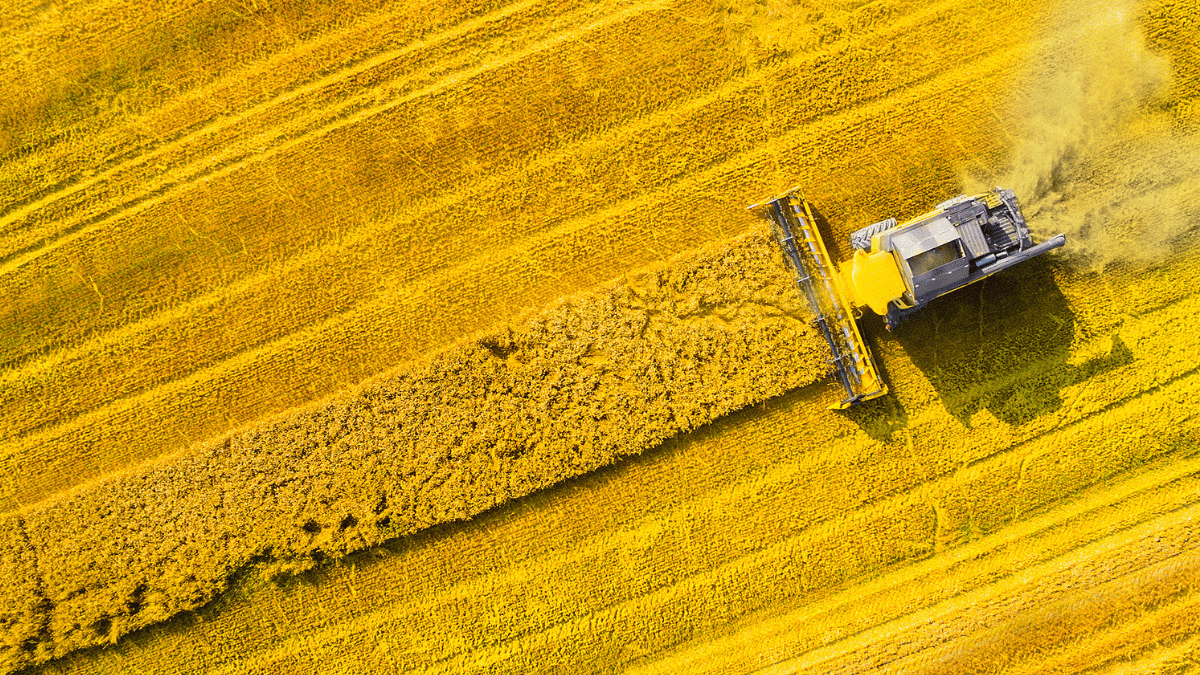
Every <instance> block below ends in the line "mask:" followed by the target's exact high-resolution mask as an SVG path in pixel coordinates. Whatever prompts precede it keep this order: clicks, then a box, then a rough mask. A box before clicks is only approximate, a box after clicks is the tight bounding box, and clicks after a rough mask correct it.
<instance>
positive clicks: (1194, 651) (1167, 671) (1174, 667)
mask: <svg viewBox="0 0 1200 675" xmlns="http://www.w3.org/2000/svg"><path fill="white" fill-rule="evenodd" d="M1198 662H1200V635H1194V636H1192V637H1190V638H1188V639H1186V640H1183V641H1182V642H1179V643H1176V644H1171V645H1166V646H1162V647H1159V648H1158V649H1155V650H1154V651H1152V652H1150V653H1148V654H1145V655H1142V656H1141V657H1140V658H1138V659H1137V660H1135V661H1132V662H1130V663H1122V664H1117V665H1115V666H1114V667H1112V668H1110V669H1108V670H1106V671H1104V672H1105V673H1107V674H1108V675H1126V674H1128V675H1154V674H1155V673H1163V674H1164V675H1179V674H1180V673H1194V672H1196V669H1197V668H1196V664H1197V663H1198Z"/></svg>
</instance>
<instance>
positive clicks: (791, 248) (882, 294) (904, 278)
mask: <svg viewBox="0 0 1200 675" xmlns="http://www.w3.org/2000/svg"><path fill="white" fill-rule="evenodd" d="M749 208H750V210H751V211H753V212H756V213H758V214H760V215H762V216H763V217H765V218H767V219H768V220H769V221H770V222H771V230H772V233H773V234H774V235H775V241H776V242H777V243H778V244H779V247H780V248H781V249H782V250H783V254H784V259H785V260H786V261H787V264H788V267H789V268H790V269H791V270H792V273H793V276H794V277H795V280H796V285H797V287H798V288H799V289H800V292H801V294H802V295H803V296H804V297H805V298H806V299H807V300H808V304H809V306H810V308H811V309H812V312H813V315H814V317H815V319H814V322H815V324H816V325H817V327H818V328H819V329H820V330H821V331H822V333H823V335H824V337H825V339H826V341H827V342H828V343H829V347H830V351H831V352H832V360H831V364H832V365H833V366H834V368H835V370H836V375H837V377H838V380H839V381H840V382H841V384H842V386H843V387H844V388H845V390H846V398H844V399H843V400H842V401H841V402H840V403H837V404H835V405H833V406H830V407H831V408H835V409H844V408H848V407H849V406H851V405H854V404H855V403H860V402H862V401H868V400H870V399H873V398H877V397H879V396H883V395H884V394H886V393H887V385H885V384H884V383H883V380H882V379H881V377H880V375H879V369H878V367H877V366H876V364H875V361H874V358H873V357H872V356H871V353H870V349H869V348H868V346H867V344H866V341H865V340H863V337H862V333H861V332H860V331H859V327H858V324H857V321H856V319H857V318H858V315H859V312H860V310H859V309H858V308H859V307H870V308H871V310H872V311H874V312H875V313H876V314H880V315H889V314H890V313H892V312H895V311H901V310H906V309H914V308H917V307H920V306H922V305H924V304H925V303H927V302H929V301H930V300H932V299H934V298H936V297H938V296H940V295H944V294H946V293H949V292H950V291H953V290H955V289H958V288H962V287H963V286H966V285H968V284H970V283H973V282H975V281H979V280H980V279H984V278H986V277H988V276H991V275H992V274H995V273H996V272H999V271H1001V270H1004V269H1007V268H1009V267H1012V266H1013V265H1016V264H1018V263H1020V262H1022V261H1025V260H1028V259H1030V258H1033V257H1034V256H1037V255H1040V254H1042V253H1045V252H1046V251H1049V250H1051V249H1054V248H1057V247H1059V246H1062V245H1063V244H1064V243H1065V242H1066V236H1065V235H1062V234H1059V235H1057V236H1054V237H1051V238H1050V239H1048V240H1047V241H1045V242H1043V243H1041V244H1037V245H1034V243H1033V239H1032V237H1031V236H1030V234H1029V228H1028V226H1027V225H1026V223H1025V218H1024V217H1023V216H1022V215H1021V209H1020V206H1019V205H1018V204H1017V199H1016V196H1015V195H1014V194H1013V192H1012V191H1011V190H1005V189H1001V188H996V189H994V190H992V191H990V192H986V193H984V194H980V195H975V196H963V197H957V198H955V199H951V200H949V201H946V202H943V203H941V204H939V205H938V206H937V208H935V209H934V210H933V211H930V212H929V213H926V214H924V215H921V216H919V217H917V218H914V219H912V220H909V221H907V222H905V223H897V222H896V220H895V219H894V218H890V219H888V220H884V221H880V222H878V223H875V224H874V225H870V226H867V227H865V228H862V229H861V230H859V231H857V232H855V233H854V234H852V235H851V236H850V243H851V246H852V247H853V248H854V249H855V251H854V257H853V259H851V260H849V261H847V262H845V263H842V264H841V266H840V267H835V265H834V262H833V260H832V259H831V258H830V256H829V252H828V250H827V249H826V247H825V243H824V241H823V240H822V239H821V234H820V231H819V230H818V228H817V224H816V220H815V218H814V217H813V209H812V205H811V204H809V203H808V201H807V200H806V199H805V198H804V196H803V195H802V194H801V193H800V192H799V190H798V189H792V190H789V191H788V192H786V193H784V194H782V195H780V196H779V197H776V198H775V199H771V200H768V201H765V202H761V203H759V204H754V205H753V206H751V207H749Z"/></svg>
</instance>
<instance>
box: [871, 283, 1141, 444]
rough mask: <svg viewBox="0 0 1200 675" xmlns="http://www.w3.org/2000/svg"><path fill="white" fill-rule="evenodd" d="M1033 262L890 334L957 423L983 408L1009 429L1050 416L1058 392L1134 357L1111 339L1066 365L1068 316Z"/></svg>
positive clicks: (937, 304) (1070, 332) (1062, 299)
mask: <svg viewBox="0 0 1200 675" xmlns="http://www.w3.org/2000/svg"><path fill="white" fill-rule="evenodd" d="M1054 264H1055V263H1054V262H1052V261H1048V260H1044V259H1037V260H1033V261H1030V262H1028V263H1024V264H1022V265H1020V266H1019V267H1017V268H1014V269H1012V270H1007V271H1005V272H1001V273H999V274H996V275H995V276H992V277H989V278H987V279H984V280H982V281H980V282H978V283H976V284H974V285H972V286H970V287H967V288H964V289H962V290H960V291H958V292H956V293H951V294H948V295H945V296H943V297H941V298H938V299H936V300H934V301H932V302H930V303H929V304H928V305H926V306H925V307H924V308H923V309H921V310H920V311H918V312H915V313H914V314H912V315H911V316H909V317H907V319H906V320H905V321H904V323H902V324H901V325H899V326H896V327H895V328H894V329H893V331H892V334H893V336H894V337H895V339H896V341H897V342H898V343H899V344H900V346H901V347H902V348H903V349H904V351H905V353H906V354H907V355H908V357H909V358H911V359H912V361H913V364H914V365H916V367H917V368H918V369H919V370H920V371H921V372H922V373H923V374H924V375H925V376H926V377H927V378H928V380H929V382H930V384H932V385H933V388H934V389H935V390H936V391H937V393H938V396H939V397H940V398H941V400H942V402H943V403H944V404H945V406H946V408H947V409H948V410H949V411H950V413H951V414H952V415H954V416H955V417H956V418H957V419H958V420H959V421H960V422H961V423H962V424H963V425H964V426H970V420H971V417H972V416H973V415H975V414H976V413H978V412H979V411H980V410H984V409H986V410H988V411H990V412H991V413H992V414H993V415H994V416H995V417H996V418H997V419H999V420H1001V421H1003V422H1006V423H1008V424H1010V425H1013V426H1016V425H1020V424H1025V423H1027V422H1030V421H1032V420H1035V419H1037V418H1038V417H1041V416H1043V415H1047V414H1050V413H1053V412H1054V411H1056V410H1058V409H1059V408H1061V407H1062V405H1063V400H1062V397H1061V396H1060V391H1061V390H1062V389H1064V388H1065V387H1068V386H1070V385H1073V384H1077V383H1079V382H1083V381H1085V380H1087V379H1089V378H1091V377H1093V376H1095V375H1097V374H1100V373H1102V372H1105V371H1108V370H1112V369H1114V368H1118V367H1121V366H1124V365H1127V364H1129V363H1132V361H1133V354H1132V352H1131V351H1130V350H1129V348H1128V347H1127V346H1126V345H1125V344H1124V343H1123V342H1121V340H1120V338H1119V337H1117V336H1114V337H1113V346H1112V350H1111V351H1110V352H1109V353H1108V354H1106V355H1103V356H1100V357H1096V358H1094V359H1091V360H1089V361H1086V362H1084V363H1082V364H1079V365H1074V364H1071V363H1070V362H1069V359H1070V356H1071V347H1072V344H1073V343H1074V340H1075V321H1076V320H1075V314H1074V312H1073V311H1072V310H1071V306H1070V303H1069V302H1068V301H1067V298H1066V296H1064V295H1063V293H1062V291H1061V290H1060V289H1059V288H1058V285H1057V283H1056V282H1055V279H1054V273H1053V272H1054V267H1053V265H1054Z"/></svg>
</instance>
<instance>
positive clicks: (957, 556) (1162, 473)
mask: <svg viewBox="0 0 1200 675" xmlns="http://www.w3.org/2000/svg"><path fill="white" fill-rule="evenodd" d="M1192 379H1194V380H1195V379H1197V378H1195V377H1193V378H1192ZM1101 422H1103V421H1101ZM802 426H803V425H802ZM805 457H808V456H807V455H805ZM793 470H794V469H793ZM771 473H773V474H774V477H772V476H771V475H768V476H765V477H762V478H759V479H752V480H750V481H749V482H747V483H741V484H738V485H735V486H732V487H731V489H730V490H726V491H723V492H721V493H719V494H716V495H708V496H703V497H700V498H699V499H698V500H697V501H699V502H701V503H710V504H712V505H711V506H710V507H708V508H709V509H711V510H712V511H713V512H715V513H723V512H726V511H727V507H725V506H722V503H723V501H724V500H732V501H733V502H734V503H736V502H737V501H738V499H739V495H750V494H756V493H759V492H761V491H762V490H764V489H765V488H766V485H767V484H769V483H772V482H782V481H784V480H785V478H786V474H787V473H789V469H787V468H775V469H773V470H772V472H771ZM1195 473H1200V459H1193V460H1190V461H1188V462H1186V463H1172V464H1170V465H1168V466H1166V467H1165V468H1162V469H1159V470H1158V471H1155V472H1153V473H1150V474H1146V475H1143V476H1141V477H1139V478H1138V479H1137V480H1132V481H1126V482H1125V483H1123V484H1122V485H1121V489H1120V490H1119V491H1116V492H1110V493H1107V494H1104V493H1101V494H1093V495H1092V496H1091V498H1090V499H1087V500H1084V501H1082V502H1079V503H1076V504H1074V505H1073V506H1072V507H1071V508H1069V509H1058V510H1056V511H1055V512H1054V513H1053V514H1051V515H1050V516H1043V517H1041V518H1039V519H1035V520H1033V521H1027V522H1026V523H1024V524H1022V525H1021V526H1019V527H1015V529H1013V528H1009V529H1006V530H1004V531H1002V533H1001V535H1002V536H1000V537H999V538H995V537H993V538H990V539H988V540H986V541H983V542H976V543H975V544H972V545H970V546H968V547H966V548H964V549H961V550H959V549H952V551H953V553H952V554H950V553H948V554H947V555H945V556H941V557H939V558H935V559H934V560H936V561H937V564H940V565H942V566H949V565H953V564H957V563H959V562H962V561H964V560H971V559H974V558H975V557H978V556H981V555H983V553H982V552H981V551H980V547H984V546H990V548H989V549H988V550H994V548H995V547H996V546H999V545H1001V544H1009V543H1012V541H1013V540H1015V539H1018V538H1022V537H1027V536H1029V535H1031V534H1032V533H1035V532H1040V531H1042V530H1045V529H1047V528H1050V527H1053V526H1055V525H1058V524H1061V522H1062V521H1064V520H1066V519H1068V518H1072V517H1076V516H1077V515H1078V514H1079V513H1082V512H1088V511H1093V510H1096V509H1099V508H1102V507H1105V506H1109V505H1111V504H1113V503H1115V502H1117V501H1120V500H1122V499H1125V498H1127V497H1129V496H1131V495H1133V494H1136V493H1139V492H1146V491H1150V490H1154V489H1156V488H1159V487H1161V486H1163V485H1166V484H1169V483H1170V482H1172V481H1174V480H1178V479H1179V478H1180V477H1182V476H1188V475H1191V474H1195ZM954 478H955V477H954V476H950V477H943V478H942V479H939V480H938V481H935V483H938V482H943V483H944V482H946V481H951V482H953V481H954ZM929 491H936V488H932V487H930V486H929V485H926V486H922V487H920V488H918V489H917V490H915V491H912V492H909V493H906V494H902V495H899V496H897V497H893V498H890V499H888V500H885V501H884V502H883V503H876V504H871V505H869V506H866V507H863V508H860V509H855V510H854V511H853V514H854V517H856V518H866V519H869V516H868V514H869V512H872V511H875V512H880V513H887V512H890V511H891V510H892V509H893V508H894V506H893V505H894V504H898V503H904V502H909V501H911V500H912V499H913V498H914V497H916V498H917V499H918V500H921V499H923V497H921V496H920V495H921V494H922V493H926V492H929ZM694 511H695V507H694V504H689V505H687V506H685V507H681V508H678V509H676V510H675V511H674V515H672V514H671V513H668V514H666V515H665V516H664V515H659V514H655V516H654V517H653V518H652V519H650V521H642V522H641V523H640V524H638V525H637V526H635V527H634V528H633V529H631V530H627V531H624V532H626V534H619V535H618V537H626V536H630V537H632V538H633V540H634V541H637V540H639V539H641V540H644V539H645V537H646V536H647V534H646V533H649V532H656V531H659V530H660V529H661V526H658V525H651V524H649V522H651V521H655V520H659V519H663V520H665V521H667V522H670V521H671V520H672V518H674V519H675V520H677V521H680V520H681V519H682V521H683V522H685V521H686V520H687V519H686V518H683V516H684V515H687V514H689V513H690V515H691V517H693V518H701V517H700V516H698V515H697V514H696V513H694ZM701 519H702V518H701ZM842 528H844V525H839V524H838V523H836V522H823V523H821V524H817V525H814V526H813V527H811V528H808V529H806V530H805V534H806V535H813V534H818V533H822V532H824V533H829V532H832V531H838V530H840V529H842ZM639 533H643V534H639ZM606 534H607V533H606ZM609 536H611V535H609ZM797 536H799V535H797ZM596 540H602V539H601V537H596ZM621 541H623V540H621ZM610 543H611V545H615V546H620V545H621V543H620V541H616V542H610ZM606 545H607V544H606ZM661 545H662V544H661V543H660V544H658V545H657V546H661ZM571 551H572V553H571V554H569V555H568V558H569V559H564V560H559V559H557V558H551V559H549V560H548V561H540V562H539V561H531V563H527V564H525V565H524V566H523V567H522V568H521V569H520V570H519V576H518V577H517V578H511V579H509V578H506V580H505V581H500V580H493V579H491V578H488V579H483V580H475V581H472V582H468V584H467V585H466V586H455V587H453V588H452V589H448V590H447V591H445V592H442V593H439V594H438V596H436V600H437V601H438V602H447V603H450V604H451V605H454V604H455V603H457V602H461V601H465V600H466V599H468V598H471V597H475V596H477V595H479V594H480V593H483V592H485V591H486V590H487V589H493V590H494V589H495V588H496V587H497V585H498V584H500V583H506V584H507V583H513V584H521V583H523V582H524V580H528V579H540V580H545V579H546V578H550V577H552V576H553V573H552V572H551V570H550V568H543V567H542V566H543V565H550V566H551V567H558V566H564V565H565V566H578V565H579V564H580V563H581V562H582V560H581V559H579V553H580V552H581V551H586V552H588V553H592V552H593V547H592V546H591V545H588V544H576V545H574V546H573V547H572V549H571ZM914 578H915V577H914ZM911 580H912V579H905V580H902V582H900V583H903V582H908V581H911ZM447 593H448V594H450V595H449V596H447ZM856 595H857V594H856ZM630 601H632V599H631V600H630ZM405 603H406V606H407V604H410V603H411V598H410V599H408V600H406V601H405ZM430 609H432V607H428V608H427V606H426V605H425V604H424V603H422V604H419V605H416V606H415V608H414V609H413V610H412V611H415V612H417V613H418V614H428V615H437V613H436V612H431V611H429V610H430ZM371 617H375V618H371ZM354 621H355V623H356V624H363V623H365V624H366V626H365V627H364V626H362V625H359V626H358V627H357V628H356V630H361V631H370V630H372V629H377V628H379V627H380V626H381V625H383V624H381V623H379V622H380V621H384V622H391V623H393V624H396V623H397V622H398V623H399V624H405V625H407V624H406V622H407V620H405V619H403V618H395V617H390V618H389V612H387V611H384V610H379V611H375V612H372V613H371V614H370V615H369V616H365V617H356V618H355V619H354ZM547 630H549V629H547ZM342 635H344V633H343V632H342V631H341V630H340V629H339V628H337V627H331V628H330V629H329V631H328V640H324V639H319V638H317V637H316V636H314V635H306V636H303V637H302V638H301V637H299V636H298V637H297V638H296V639H297V640H302V642H303V643H304V644H308V645H309V646H310V647H311V646H312V644H314V641H315V642H317V643H319V644H333V643H336V641H337V638H338V637H339V636H342ZM279 653H280V654H286V653H288V648H287V647H286V646H284V647H280V648H279ZM667 670H668V671H671V672H678V671H675V670H673V669H671V668H668V669H667Z"/></svg>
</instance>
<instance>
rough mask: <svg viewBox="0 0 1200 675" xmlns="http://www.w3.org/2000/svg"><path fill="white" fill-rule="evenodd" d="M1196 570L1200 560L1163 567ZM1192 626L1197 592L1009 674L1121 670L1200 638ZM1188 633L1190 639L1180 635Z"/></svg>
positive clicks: (1198, 611) (1199, 606) (1198, 614)
mask: <svg viewBox="0 0 1200 675" xmlns="http://www.w3.org/2000/svg"><path fill="white" fill-rule="evenodd" d="M1170 564H1173V565H1177V566H1186V567H1187V568H1190V569H1195V568H1200V558H1196V557H1193V558H1192V559H1191V560H1189V561H1186V562H1184V561H1176V560H1175V559H1172V560H1171V561H1168V562H1165V563H1160V564H1159V567H1163V566H1166V565H1170ZM1195 626H1200V593H1189V594H1187V595H1186V596H1184V597H1183V598H1182V599H1181V600H1178V601H1176V602H1167V603H1165V604H1164V605H1163V606H1161V607H1158V608H1156V609H1154V610H1153V611H1151V612H1149V613H1148V614H1145V615H1143V616H1141V617H1139V618H1138V619H1137V620H1136V621H1132V622H1128V623H1123V624H1118V625H1116V626H1111V627H1109V629H1108V630H1102V631H1097V632H1096V633H1094V634H1092V635H1088V636H1087V637H1086V638H1084V639H1082V640H1076V641H1074V642H1070V643H1067V644H1066V645H1064V646H1063V647H1062V648H1061V649H1059V650H1058V653H1056V654H1053V655H1049V656H1048V657H1047V658H1043V659H1041V660H1033V661H1032V662H1031V663H1030V664H1028V665H1027V666H1026V667H1023V668H1021V669H1019V670H1017V669H1013V670H1011V671H1010V672H1011V674H1012V675H1035V674H1038V673H1042V674H1045V675H1050V674H1051V673H1068V672H1081V671H1083V670H1085V669H1087V670H1091V671H1093V672H1095V671H1096V670H1097V669H1099V668H1103V667H1105V666H1114V665H1115V666H1116V667H1117V669H1119V668H1120V667H1121V665H1124V664H1122V663H1121V662H1125V663H1126V664H1128V663H1136V662H1137V660H1139V659H1142V658H1147V657H1148V658H1154V656H1153V655H1154V654H1155V653H1156V652H1157V651H1158V649H1161V648H1162V647H1163V642H1166V643H1167V645H1168V648H1169V647H1173V646H1179V645H1181V644H1186V643H1188V642H1192V641H1194V640H1196V639H1200V636H1196V635H1195ZM1184 631H1186V632H1188V633H1191V634H1192V637H1191V638H1188V637H1186V636H1184V635H1180V633H1181V632H1184Z"/></svg>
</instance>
